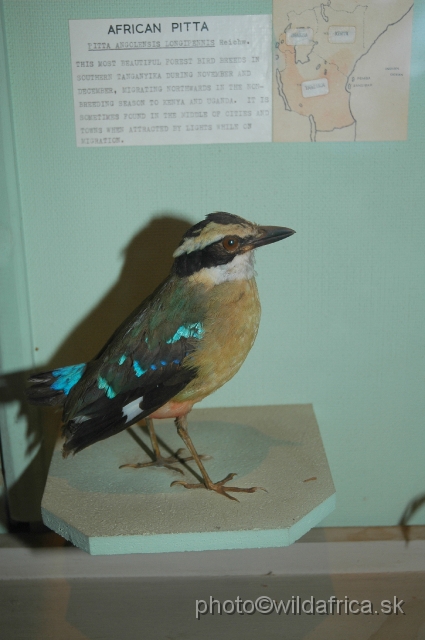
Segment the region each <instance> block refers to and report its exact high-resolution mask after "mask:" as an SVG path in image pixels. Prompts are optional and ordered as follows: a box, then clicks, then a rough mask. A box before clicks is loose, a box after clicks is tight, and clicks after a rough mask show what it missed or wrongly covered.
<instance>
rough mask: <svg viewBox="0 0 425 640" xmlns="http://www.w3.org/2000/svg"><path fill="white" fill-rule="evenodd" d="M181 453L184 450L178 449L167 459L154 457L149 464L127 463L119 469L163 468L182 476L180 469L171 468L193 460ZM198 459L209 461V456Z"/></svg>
mask: <svg viewBox="0 0 425 640" xmlns="http://www.w3.org/2000/svg"><path fill="white" fill-rule="evenodd" d="M183 451H184V449H178V450H177V451H176V452H175V453H174V454H173V455H172V456H169V457H168V458H164V456H162V455H158V456H156V457H155V460H151V462H135V463H130V462H129V463H128V464H121V465H120V467H119V468H120V469H123V468H124V467H131V468H132V469H142V468H143V467H163V468H165V469H170V471H177V473H181V474H182V475H184V474H183V471H182V469H179V467H175V466H173V465H175V464H179V463H182V462H190V461H191V460H193V456H189V457H188V458H182V457H181V454H182V453H183ZM199 457H200V458H203V459H204V460H209V459H210V457H211V456H199Z"/></svg>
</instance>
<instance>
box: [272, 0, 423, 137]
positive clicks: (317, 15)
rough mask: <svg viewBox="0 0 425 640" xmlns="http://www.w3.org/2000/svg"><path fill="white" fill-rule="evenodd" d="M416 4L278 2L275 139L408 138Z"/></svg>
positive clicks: (393, 0) (392, 0)
mask: <svg viewBox="0 0 425 640" xmlns="http://www.w3.org/2000/svg"><path fill="white" fill-rule="evenodd" d="M412 15H413V4H412V0H366V1H365V2H362V1H359V2H357V1H356V0H327V2H325V3H322V4H320V3H319V2H317V0H316V2H315V1H314V0H274V5H273V28H274V35H275V39H276V41H275V49H274V51H275V55H274V70H273V71H274V83H273V140H274V141H276V142H292V141H293V142H300V141H306V142H308V141H311V142H325V141H329V142H332V141H362V140H363V141H365V140H372V141H377V140H405V139H406V138H407V116H408V102H409V70H410V51H411V32H412Z"/></svg>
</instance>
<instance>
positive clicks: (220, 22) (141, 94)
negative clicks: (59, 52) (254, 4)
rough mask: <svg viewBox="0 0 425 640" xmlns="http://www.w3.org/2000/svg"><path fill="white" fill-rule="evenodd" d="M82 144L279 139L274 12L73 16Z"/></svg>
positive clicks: (75, 83)
mask: <svg viewBox="0 0 425 640" xmlns="http://www.w3.org/2000/svg"><path fill="white" fill-rule="evenodd" d="M69 30H70V42H71V62H72V79H73V88H74V108H75V127H76V138H77V146H78V147H97V146H125V145H158V144H202V143H208V144H210V143H226V142H271V139H272V137H271V136H272V109H271V89H272V82H271V68H272V63H271V46H272V45H271V38H272V32H271V16H270V15H251V16H249V15H237V16H206V17H189V18H181V17H177V18H131V19H111V20H108V19H102V20H70V21H69Z"/></svg>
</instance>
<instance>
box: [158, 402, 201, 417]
mask: <svg viewBox="0 0 425 640" xmlns="http://www.w3.org/2000/svg"><path fill="white" fill-rule="evenodd" d="M193 405H194V403H193V402H190V401H189V400H188V401H186V402H173V401H172V400H171V401H170V402H167V403H166V404H164V406H162V407H160V408H159V409H157V410H156V411H154V412H153V413H151V414H150V416H149V417H150V418H155V419H156V420H162V419H165V418H181V416H185V415H186V414H188V413H189V411H191V410H192V407H193Z"/></svg>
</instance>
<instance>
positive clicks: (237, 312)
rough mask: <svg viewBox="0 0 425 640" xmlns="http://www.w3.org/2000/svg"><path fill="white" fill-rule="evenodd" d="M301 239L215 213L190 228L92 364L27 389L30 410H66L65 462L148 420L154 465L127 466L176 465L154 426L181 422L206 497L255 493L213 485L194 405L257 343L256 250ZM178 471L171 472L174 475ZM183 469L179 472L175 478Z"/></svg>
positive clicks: (40, 377) (44, 377) (40, 378)
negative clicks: (160, 278)
mask: <svg viewBox="0 0 425 640" xmlns="http://www.w3.org/2000/svg"><path fill="white" fill-rule="evenodd" d="M293 233H295V232H294V231H292V229H287V228H285V227H263V226H259V225H257V224H254V223H252V222H248V220H244V219H243V218H240V217H239V216H236V215H232V214H230V213H222V212H220V213H211V214H209V215H208V216H207V217H206V219H205V220H203V221H202V222H198V224H195V225H194V226H193V227H191V228H190V229H189V230H188V231H187V232H186V233H185V235H184V236H183V238H182V240H181V242H180V244H179V246H178V248H177V249H176V251H175V252H174V256H173V257H174V263H173V267H172V270H171V273H170V275H169V276H168V278H167V279H166V280H165V281H164V282H163V284H161V285H160V286H159V287H158V288H157V289H156V291H154V292H153V293H152V294H151V295H150V296H149V297H148V298H146V300H144V301H143V302H142V303H141V305H140V306H139V307H138V308H137V309H135V311H134V312H133V313H132V314H131V315H130V316H129V318H127V320H125V322H123V324H122V325H121V326H120V327H119V328H118V329H117V330H116V331H115V333H114V334H113V335H112V337H111V338H110V340H109V341H108V342H107V343H106V345H105V346H104V347H103V349H102V350H101V351H100V353H99V354H98V355H97V356H96V357H95V358H94V359H93V360H91V361H90V362H87V363H82V364H76V365H71V366H68V367H63V368H60V369H55V370H53V371H49V372H46V373H37V374H36V375H34V376H33V377H31V378H30V382H32V383H33V384H32V386H31V387H30V388H29V389H28V390H27V393H28V398H29V400H30V402H32V403H33V404H41V405H56V406H57V405H59V406H63V416H62V419H63V423H64V426H63V435H64V437H65V444H64V445H63V455H64V457H66V456H67V455H68V454H69V453H74V454H75V453H77V452H78V451H81V450H82V449H84V448H85V447H88V446H89V445H91V444H94V443H95V442H98V441H99V440H103V439H105V438H109V436H113V435H115V434H116V433H119V432H120V431H123V430H124V429H126V428H127V427H130V426H131V425H133V424H135V423H136V422H139V421H140V420H143V419H145V421H146V423H147V425H148V429H149V433H150V437H151V440H152V446H153V450H154V454H155V460H154V461H153V462H150V463H145V464H135V465H123V466H133V467H136V468H140V467H143V466H151V465H153V464H156V465H159V466H168V467H169V466H170V462H179V461H181V460H182V459H181V458H179V453H180V450H179V452H177V454H176V456H175V457H174V458H173V457H172V458H170V459H164V458H163V457H162V456H161V453H160V450H159V446H158V441H157V439H156V435H155V431H154V427H153V419H157V418H158V419H162V418H174V419H175V424H176V427H177V432H178V434H179V436H180V437H181V438H182V440H183V442H184V444H185V446H186V447H187V449H188V450H189V452H190V454H191V457H190V458H186V460H188V459H190V460H194V461H195V462H196V463H197V465H198V467H199V470H200V472H201V475H202V478H203V482H202V483H199V484H189V483H187V482H184V481H183V480H178V481H175V482H173V483H172V484H173V485H174V484H181V485H183V486H184V487H185V488H187V489H193V488H200V487H203V488H207V489H210V490H213V491H216V492H217V493H220V494H222V495H224V496H226V497H228V498H231V499H233V500H236V498H235V497H233V496H231V495H229V493H230V492H231V493H235V492H247V493H252V492H253V491H256V490H257V489H258V488H259V487H249V488H240V487H233V486H226V485H227V483H228V482H229V481H230V480H232V478H233V477H234V476H235V475H236V474H234V473H231V474H229V475H228V476H226V477H225V478H224V479H223V480H221V481H219V482H213V481H212V480H211V479H210V477H209V475H208V473H207V471H206V469H205V466H204V464H203V462H202V458H204V456H199V455H198V453H197V452H196V449H195V447H194V445H193V443H192V440H191V438H190V436H189V434H188V430H187V415H188V413H189V412H190V411H191V409H192V407H193V405H194V404H195V403H196V402H199V401H200V400H203V399H204V398H206V397H207V396H209V395H210V394H211V393H213V392H214V391H216V389H218V388H219V387H221V386H222V385H223V384H225V383H226V382H227V381H228V380H230V378H232V377H233V376H234V375H235V373H236V372H237V371H238V370H239V368H240V367H241V365H242V363H243V361H244V360H245V358H246V356H247V355H248V353H249V351H250V349H251V347H252V345H253V343H254V340H255V337H256V335H257V330H258V325H259V321H260V310H261V308H260V302H259V299H258V292H257V286H256V284H255V278H254V275H255V272H254V249H257V248H258V247H261V246H263V245H267V244H271V243H272V242H277V241H278V240H283V239H284V238H287V237H288V236H290V235H292V234H293ZM171 468H174V467H171ZM176 470H177V469H176Z"/></svg>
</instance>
